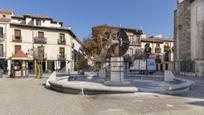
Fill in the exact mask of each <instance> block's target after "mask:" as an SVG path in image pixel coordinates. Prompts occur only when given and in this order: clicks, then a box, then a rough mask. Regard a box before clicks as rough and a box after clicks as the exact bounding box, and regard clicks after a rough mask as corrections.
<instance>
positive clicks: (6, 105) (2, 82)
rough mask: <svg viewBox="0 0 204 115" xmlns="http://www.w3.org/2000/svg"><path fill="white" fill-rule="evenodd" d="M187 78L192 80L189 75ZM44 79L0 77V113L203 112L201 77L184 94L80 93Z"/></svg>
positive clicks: (154, 114)
mask: <svg viewBox="0 0 204 115" xmlns="http://www.w3.org/2000/svg"><path fill="white" fill-rule="evenodd" d="M187 79H191V78H188V77H187ZM45 81H46V79H41V80H36V79H34V78H25V79H10V78H1V79H0V103H1V104H0V115H135V114H145V115H169V114H170V115H171V114H172V115H174V114H177V115H203V113H204V90H203V88H204V79H198V78H194V81H195V82H196V85H195V86H194V87H193V90H192V91H191V92H189V94H186V95H184V96H167V95H159V94H151V93H137V94H126V95H124V94H123V95H119V94H118V95H99V96H81V95H71V94H64V93H58V92H55V91H51V90H48V89H46V88H44V87H43V86H42V84H43V83H44V82H45Z"/></svg>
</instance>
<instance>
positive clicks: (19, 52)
mask: <svg viewBox="0 0 204 115" xmlns="http://www.w3.org/2000/svg"><path fill="white" fill-rule="evenodd" d="M13 57H28V56H27V55H26V54H25V53H24V52H23V51H22V50H18V51H17V52H16V53H15V55H14V56H13Z"/></svg>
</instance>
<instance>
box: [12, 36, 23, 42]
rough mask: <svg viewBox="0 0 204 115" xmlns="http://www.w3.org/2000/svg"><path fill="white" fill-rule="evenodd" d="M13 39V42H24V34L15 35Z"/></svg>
mask: <svg viewBox="0 0 204 115" xmlns="http://www.w3.org/2000/svg"><path fill="white" fill-rule="evenodd" d="M12 41H13V42H22V36H13V37H12Z"/></svg>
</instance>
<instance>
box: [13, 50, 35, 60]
mask: <svg viewBox="0 0 204 115" xmlns="http://www.w3.org/2000/svg"><path fill="white" fill-rule="evenodd" d="M10 59H11V60H33V59H32V58H31V57H28V56H27V55H26V54H25V53H24V52H23V51H22V50H18V51H17V52H16V53H15V54H14V55H13V56H12V57H10Z"/></svg>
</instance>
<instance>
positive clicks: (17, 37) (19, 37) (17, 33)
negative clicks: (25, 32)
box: [14, 30, 21, 40]
mask: <svg viewBox="0 0 204 115" xmlns="http://www.w3.org/2000/svg"><path fill="white" fill-rule="evenodd" d="M14 32H15V33H14V34H15V39H17V40H20V39H21V30H14Z"/></svg>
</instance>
